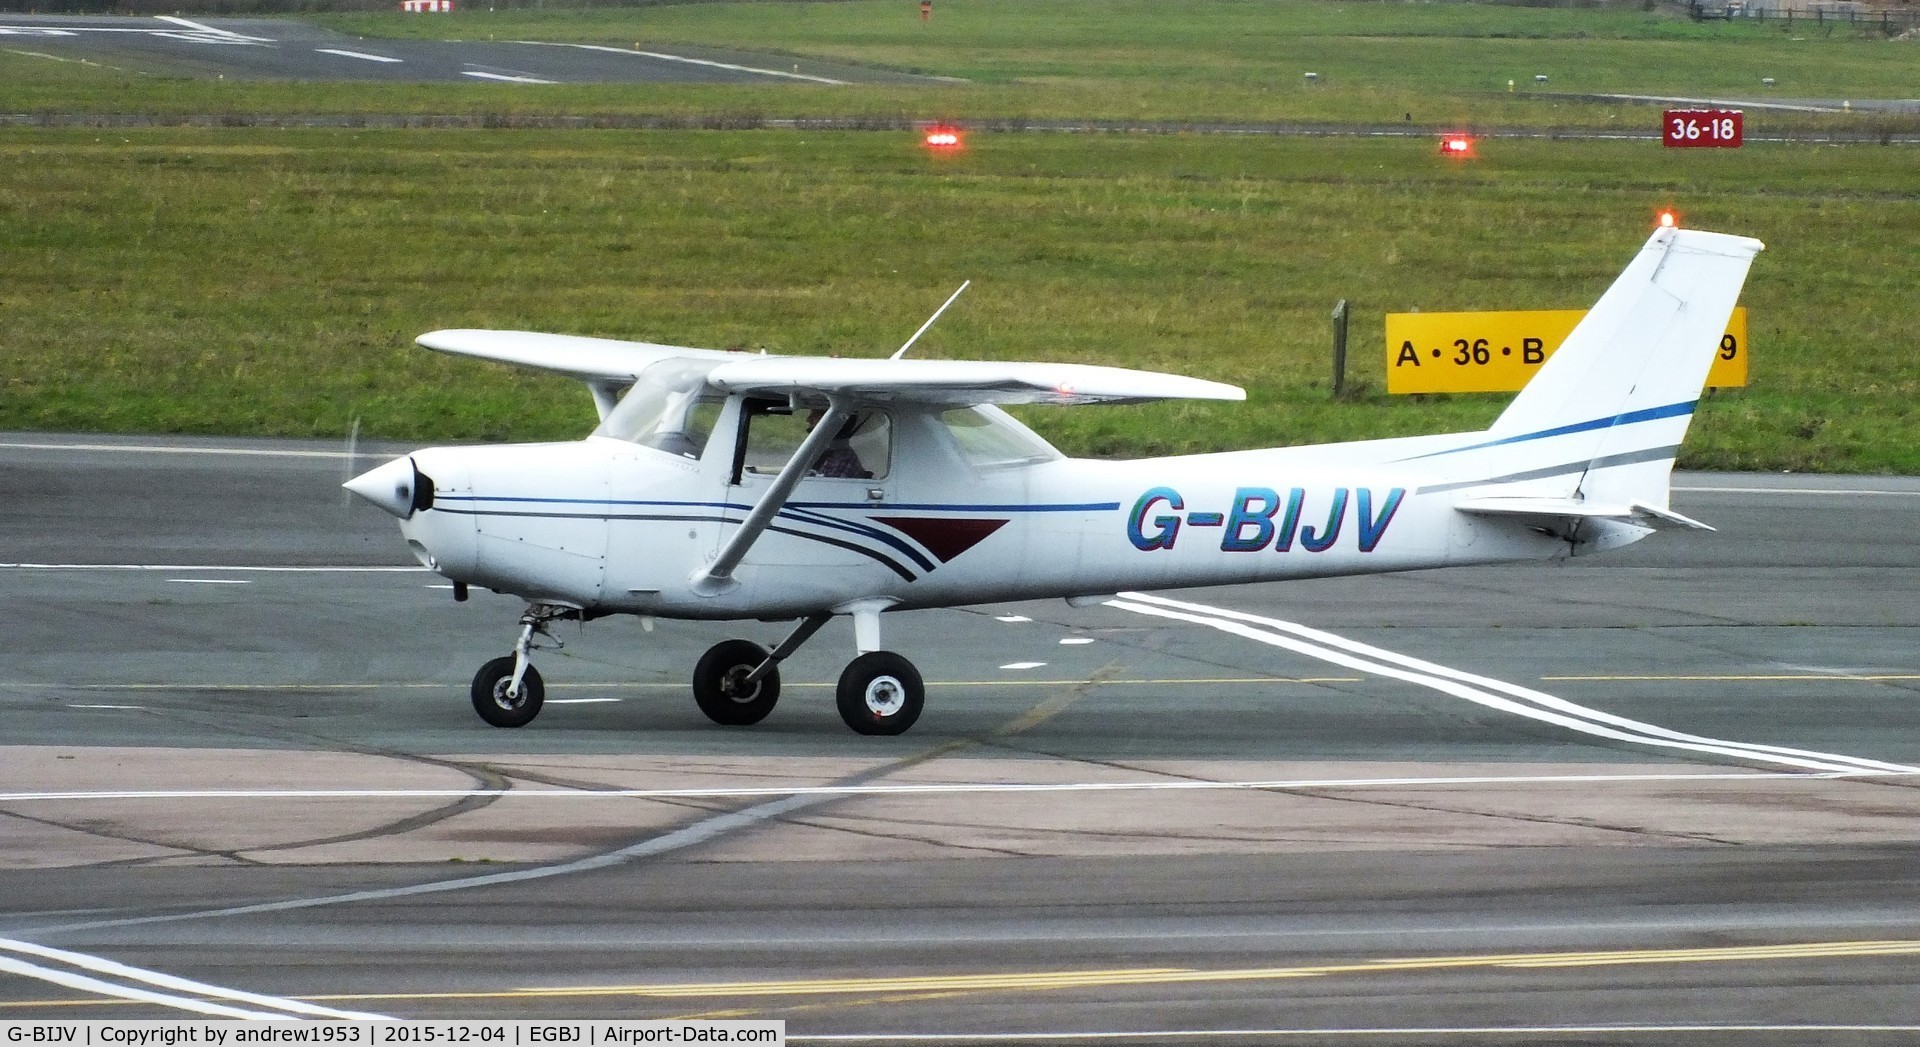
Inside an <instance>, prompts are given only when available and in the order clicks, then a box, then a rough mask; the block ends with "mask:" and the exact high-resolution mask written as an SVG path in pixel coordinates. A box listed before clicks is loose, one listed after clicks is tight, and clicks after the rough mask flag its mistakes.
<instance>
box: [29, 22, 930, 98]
mask: <svg viewBox="0 0 1920 1047" xmlns="http://www.w3.org/2000/svg"><path fill="white" fill-rule="evenodd" d="M426 17H431V16H426ZM0 47H4V48H6V49H8V50H11V51H13V52H15V53H19V54H24V55H31V56H37V57H42V58H47V59H49V60H53V61H62V60H64V61H86V62H91V63H94V64H97V65H105V66H110V67H114V68H122V69H126V70H129V71H134V72H152V73H162V74H169V75H188V76H205V77H215V76H218V77H234V78H241V79H276V80H376V81H390V82H468V83H471V82H475V81H484V82H489V83H502V84H561V83H567V84H578V83H703V84H707V83H712V84H748V83H761V84H768V83H799V84H816V85H817V84H829V85H831V84H848V83H933V82H936V81H935V80H933V79H931V78H928V77H921V76H914V75H912V74H908V73H897V72H892V71H889V70H884V69H874V68H869V67H863V66H848V65H841V64H837V63H832V62H825V61H820V60H817V59H811V58H798V57H786V58H775V57H773V56H770V55H766V54H744V53H735V52H729V51H721V50H716V49H713V48H699V47H673V48H662V47H654V46H647V45H644V44H641V43H635V44H633V45H632V46H630V47H629V46H611V45H602V44H586V43H545V42H536V41H524V40H389V39H371V40H370V39H367V38H365V37H357V36H350V35H347V34H345V33H337V32H333V31H331V30H327V29H322V28H320V27H318V26H314V25H308V24H306V23H302V22H286V21H277V20H270V19H259V18H218V17H205V18H185V17H181V16H177V15H162V16H159V17H155V18H137V17H132V16H114V15H34V14H3V13H0Z"/></svg>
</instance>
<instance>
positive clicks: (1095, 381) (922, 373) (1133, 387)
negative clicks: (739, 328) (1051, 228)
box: [707, 356, 1247, 407]
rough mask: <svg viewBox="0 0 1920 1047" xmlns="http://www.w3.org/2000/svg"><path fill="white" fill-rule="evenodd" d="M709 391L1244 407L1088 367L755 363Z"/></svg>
mask: <svg viewBox="0 0 1920 1047" xmlns="http://www.w3.org/2000/svg"><path fill="white" fill-rule="evenodd" d="M707 384H708V385H711V386H713V387H714V388H716V389H719V390H721V391H722V392H727V393H762V394H767V395H774V396H795V395H797V396H802V397H806V396H808V394H812V395H813V396H816V397H821V398H824V399H843V400H846V401H849V402H855V403H917V404H947V405H951V406H955V407H971V406H973V405H975V404H1091V403H1141V402H1144V401H1147V400H1166V399H1190V400H1245V399H1246V398H1247V394H1246V391H1245V390H1243V389H1241V388H1239V387H1238V386H1232V385H1226V384H1224V383H1221V382H1209V381H1205V380H1203V379H1199V378H1187V377H1184V376H1181V375H1174V374H1159V373H1156V372H1153V371H1133V370H1128V369H1126V368H1122V367H1097V366H1092V365H1088V364H1049V363H992V362H988V361H981V360H862V359H838V358H821V357H780V356H754V357H748V358H745V359H735V360H733V361H731V362H729V363H724V364H721V365H720V366H719V367H716V368H714V369H713V371H711V372H710V373H709V374H708V375H707Z"/></svg>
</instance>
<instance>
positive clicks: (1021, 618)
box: [993, 614, 1033, 623]
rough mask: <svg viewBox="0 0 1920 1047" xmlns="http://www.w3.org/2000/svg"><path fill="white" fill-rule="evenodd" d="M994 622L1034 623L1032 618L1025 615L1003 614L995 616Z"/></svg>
mask: <svg viewBox="0 0 1920 1047" xmlns="http://www.w3.org/2000/svg"><path fill="white" fill-rule="evenodd" d="M993 620H994V621H996V622H1009V623H1011V622H1031V621H1033V619H1031V618H1029V617H1027V616H1026V615H1024V614H1002V615H995V616H994V619H993Z"/></svg>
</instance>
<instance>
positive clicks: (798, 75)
mask: <svg viewBox="0 0 1920 1047" xmlns="http://www.w3.org/2000/svg"><path fill="white" fill-rule="evenodd" d="M514 42H515V43H520V44H540V45H541V46H544V47H577V48H579V49H580V50H582V51H605V52H607V53H608V54H616V55H634V56H637V57H640V58H653V59H657V60H659V61H662V62H684V63H686V64H687V65H704V66H707V67H709V68H713V69H731V70H733V71H734V72H738V73H754V74H756V75H759V76H777V77H780V78H782V79H785V80H806V81H808V82H810V83H816V84H834V85H838V86H845V85H846V83H847V81H845V80H835V79H832V78H831V77H825V76H813V75H811V74H808V73H802V72H798V71H795V72H791V73H789V72H787V71H785V70H782V69H760V68H757V67H754V66H750V65H734V64H733V63H731V62H714V61H709V60H707V59H705V58H688V57H687V56H685V55H670V54H667V53H666V52H664V51H641V50H637V49H633V50H629V49H628V48H625V47H608V46H606V45H604V44H564V43H555V42H553V41H551V40H516V41H514Z"/></svg>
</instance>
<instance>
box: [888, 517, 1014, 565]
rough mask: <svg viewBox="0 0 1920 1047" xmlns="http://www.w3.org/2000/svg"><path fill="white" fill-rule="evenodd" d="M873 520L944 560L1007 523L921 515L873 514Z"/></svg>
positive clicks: (958, 553) (974, 544) (944, 561)
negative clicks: (917, 543)
mask: <svg viewBox="0 0 1920 1047" xmlns="http://www.w3.org/2000/svg"><path fill="white" fill-rule="evenodd" d="M869 519H871V520H872V521H873V522H874V523H879V524H886V525H887V526H888V527H891V528H893V529H894V530H896V531H899V532H900V533H901V534H904V535H906V536H907V537H908V538H911V539H913V540H914V541H916V542H919V543H920V544H921V545H924V546H926V547H927V551H928V552H930V553H932V554H933V555H935V556H937V557H939V558H940V562H941V563H947V562H948V561H950V560H952V559H953V558H954V557H956V556H959V555H960V554H961V553H964V552H966V551H967V550H968V549H971V548H973V547H974V546H976V545H979V544H980V543H981V542H983V541H985V540H986V538H987V536H988V535H990V534H992V533H993V532H995V531H998V530H999V529H1000V528H1002V527H1005V526H1006V525H1007V521H1005V520H950V519H940V518H937V517H924V516H874V517H869Z"/></svg>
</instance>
